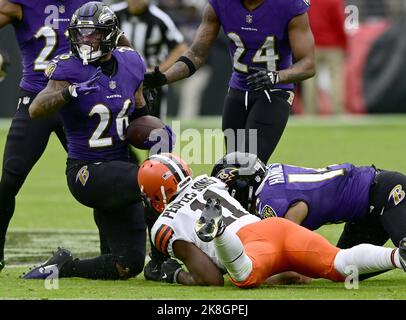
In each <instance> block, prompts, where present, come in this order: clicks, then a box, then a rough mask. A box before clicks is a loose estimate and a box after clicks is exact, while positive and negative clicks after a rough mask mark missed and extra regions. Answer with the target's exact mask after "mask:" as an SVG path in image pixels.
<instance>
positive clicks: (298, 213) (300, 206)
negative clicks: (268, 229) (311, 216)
mask: <svg viewBox="0 0 406 320" xmlns="http://www.w3.org/2000/svg"><path fill="white" fill-rule="evenodd" d="M308 211H309V208H308V207H307V204H306V202H303V201H300V202H296V203H294V204H293V205H291V206H290V208H289V210H288V211H287V212H286V214H285V218H286V219H288V220H290V221H293V222H294V223H297V224H302V222H303V220H304V219H306V217H307V213H308Z"/></svg>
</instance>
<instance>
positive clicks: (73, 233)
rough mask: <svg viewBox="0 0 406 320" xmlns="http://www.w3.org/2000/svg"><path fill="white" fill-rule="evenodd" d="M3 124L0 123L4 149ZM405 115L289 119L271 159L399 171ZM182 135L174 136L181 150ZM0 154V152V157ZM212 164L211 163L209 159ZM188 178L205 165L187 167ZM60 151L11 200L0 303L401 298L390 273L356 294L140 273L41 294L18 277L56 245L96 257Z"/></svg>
mask: <svg viewBox="0 0 406 320" xmlns="http://www.w3.org/2000/svg"><path fill="white" fill-rule="evenodd" d="M219 124H220V119H216V118H211V119H199V120H196V121H193V122H182V123H181V126H182V130H183V129H187V128H198V129H202V128H216V127H218V126H219ZM8 126H9V122H7V121H3V122H1V123H0V149H1V150H3V148H4V143H5V137H6V133H7V129H8ZM405 135H406V117H405V116H390V117H383V116H381V117H340V118H291V119H290V121H289V125H288V127H287V129H286V131H285V133H284V136H283V138H282V140H281V141H280V143H279V146H278V148H277V151H276V152H275V154H274V155H273V158H272V159H271V160H272V162H283V163H289V164H294V165H301V166H308V167H323V166H326V165H328V164H332V163H340V162H345V161H348V162H353V163H354V164H356V165H369V164H372V163H373V164H375V165H376V166H377V167H380V168H384V169H390V170H398V171H402V172H406V161H405V158H406V140H405V138H404V137H405ZM186 138H187V137H186V135H180V136H178V141H181V142H182V145H183V146H185V145H186V144H187V142H188V141H185V139H186ZM0 156H2V152H1V155H0ZM212 160H213V161H214V160H217V159H212ZM191 167H192V169H193V171H194V174H195V175H197V174H200V173H208V172H210V168H211V166H210V165H208V164H206V165H196V164H193V165H192V166H191ZM64 170H65V153H64V151H63V149H62V147H61V146H60V145H59V142H58V141H57V139H56V138H55V136H52V138H51V140H50V142H49V145H48V148H47V150H46V152H45V154H44V156H43V157H42V158H41V160H40V161H39V163H38V164H37V166H36V167H35V168H34V169H33V171H32V172H31V174H30V175H29V177H28V178H27V181H26V183H25V185H24V186H23V188H22V190H21V192H20V193H19V195H18V197H17V205H16V210H15V215H14V217H13V220H12V222H11V225H10V230H9V234H8V240H7V244H6V259H7V260H6V263H7V266H6V268H5V269H4V270H3V272H2V273H0V299H148V300H149V299H165V300H173V299H198V300H201V299H202V300H203V299H205V300H207V299H254V300H258V299H405V298H406V275H404V274H403V273H402V272H400V271H392V272H388V273H386V274H383V275H381V276H378V277H376V278H373V279H370V280H368V281H366V282H362V283H361V284H360V287H359V289H358V290H347V289H345V287H344V285H343V284H337V283H331V282H329V281H325V280H315V281H313V282H312V283H311V284H310V285H306V286H283V287H282V286H278V287H262V288H259V289H252V290H241V289H238V288H235V287H233V286H232V285H231V284H230V283H229V282H228V281H227V282H226V286H225V287H224V288H207V287H181V286H180V285H169V284H160V283H155V282H147V281H145V280H144V279H143V277H142V275H140V276H138V277H136V278H134V279H131V280H128V281H91V280H84V279H78V278H72V279H61V280H60V281H59V290H47V289H45V287H44V282H43V281H24V280H21V279H19V278H18V276H19V275H20V274H21V273H22V272H23V271H25V270H26V269H27V267H28V266H29V265H31V264H33V263H38V262H40V261H42V260H43V259H44V258H46V257H47V256H48V255H49V254H50V253H51V252H52V250H54V249H55V248H56V247H57V246H65V247H67V248H69V249H71V250H72V252H73V253H74V254H75V255H77V256H79V257H91V256H95V255H97V252H98V235H97V230H96V227H95V225H94V222H93V218H92V212H91V210H90V209H89V208H85V207H83V206H82V205H80V204H78V203H77V202H76V201H75V200H74V199H73V197H72V196H71V195H70V193H69V190H68V188H67V185H66V181H65V174H64ZM341 229H342V226H341V225H334V226H327V227H323V228H322V229H321V230H319V231H320V233H321V234H323V235H324V236H326V237H327V238H328V239H329V240H330V241H331V242H332V243H335V242H336V241H337V239H338V237H339V234H340V232H341Z"/></svg>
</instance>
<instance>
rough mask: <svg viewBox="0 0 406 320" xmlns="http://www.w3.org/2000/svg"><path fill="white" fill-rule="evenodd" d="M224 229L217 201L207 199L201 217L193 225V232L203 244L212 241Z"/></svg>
mask: <svg viewBox="0 0 406 320" xmlns="http://www.w3.org/2000/svg"><path fill="white" fill-rule="evenodd" d="M225 228H226V225H225V224H224V221H223V215H222V213H221V206H220V201H219V200H217V199H216V200H213V199H207V202H206V206H205V207H204V209H203V212H202V215H201V216H200V218H199V219H198V220H196V223H195V232H196V234H197V236H198V237H199V239H200V240H202V241H203V242H209V241H212V240H213V239H214V238H215V237H217V236H220V235H221V234H222V233H223V232H224V230H225Z"/></svg>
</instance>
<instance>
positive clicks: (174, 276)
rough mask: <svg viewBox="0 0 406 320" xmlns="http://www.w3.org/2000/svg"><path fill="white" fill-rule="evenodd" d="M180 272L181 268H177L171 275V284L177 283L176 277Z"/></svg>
mask: <svg viewBox="0 0 406 320" xmlns="http://www.w3.org/2000/svg"><path fill="white" fill-rule="evenodd" d="M181 271H182V268H179V269H177V270H176V271H175V273H174V274H173V282H175V283H179V282H178V281H177V278H178V275H179V273H180V272H181Z"/></svg>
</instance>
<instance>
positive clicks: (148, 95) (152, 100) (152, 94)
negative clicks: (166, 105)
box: [142, 88, 158, 112]
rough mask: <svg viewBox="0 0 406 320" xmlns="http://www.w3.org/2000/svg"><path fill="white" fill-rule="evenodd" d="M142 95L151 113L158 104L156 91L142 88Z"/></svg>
mask: <svg viewBox="0 0 406 320" xmlns="http://www.w3.org/2000/svg"><path fill="white" fill-rule="evenodd" d="M142 95H143V96H144V99H145V102H146V106H147V107H148V110H149V112H153V111H154V109H155V107H156V105H157V102H158V91H157V90H156V89H153V88H151V89H145V88H144V89H143V91H142Z"/></svg>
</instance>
